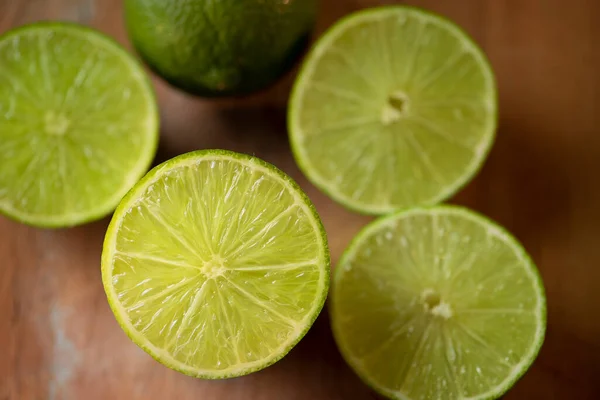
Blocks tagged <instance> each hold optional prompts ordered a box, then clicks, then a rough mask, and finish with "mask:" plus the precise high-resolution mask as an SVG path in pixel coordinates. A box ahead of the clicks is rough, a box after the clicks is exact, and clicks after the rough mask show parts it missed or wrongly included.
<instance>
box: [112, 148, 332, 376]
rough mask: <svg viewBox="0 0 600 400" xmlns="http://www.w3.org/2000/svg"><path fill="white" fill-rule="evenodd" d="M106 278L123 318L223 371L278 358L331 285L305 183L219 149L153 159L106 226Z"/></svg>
mask: <svg viewBox="0 0 600 400" xmlns="http://www.w3.org/2000/svg"><path fill="white" fill-rule="evenodd" d="M102 280H103V282H104V288H105V290H106V295H107V297H108V301H109V303H110V305H111V308H112V310H113V312H114V314H115V316H116V318H117V321H118V322H119V324H120V325H121V327H122V328H123V329H124V330H125V332H126V333H127V334H128V335H129V337H130V338H131V340H133V342H135V343H136V344H137V345H138V346H140V347H141V348H143V349H144V350H145V351H147V352H148V353H149V354H150V355H152V356H153V357H154V358H155V359H157V360H158V361H160V362H161V363H163V364H164V365H166V366H168V367H170V368H173V369H175V370H178V371H180V372H182V373H184V374H187V375H192V376H197V377H202V378H227V377H233V376H240V375H244V374H248V373H250V372H253V371H256V370H259V369H262V368H264V367H266V366H268V365H270V364H272V363H274V362H276V361H277V360H279V359H280V358H282V357H283V356H284V355H285V354H286V353H287V352H288V351H289V350H290V349H291V348H292V347H293V346H294V345H295V344H296V343H297V342H298V341H299V340H300V339H301V338H302V337H303V336H304V334H305V333H306V332H307V330H308V329H309V327H310V326H311V325H312V323H313V322H314V320H315V318H316V317H317V315H318V313H319V312H320V310H321V308H322V307H323V303H324V301H325V297H326V295H327V290H328V287H329V251H328V248H327V241H326V237H325V233H324V230H323V226H322V225H321V222H320V219H319V217H318V215H317V213H316V211H315V209H314V207H313V206H312V204H311V203H310V201H309V199H308V198H307V197H306V195H305V194H304V193H303V192H302V191H301V190H300V188H299V187H298V185H297V184H296V183H294V182H293V181H292V179H291V178H289V177H288V176H287V175H285V174H284V173H283V172H281V171H279V170H278V169H276V168H275V167H274V166H272V165H270V164H267V163H266V162H264V161H261V160H259V159H257V158H254V157H250V156H246V155H242V154H237V153H233V152H228V151H222V150H207V151H197V152H192V153H188V154H184V155H181V156H178V157H176V158H174V159H172V160H170V161H167V162H165V163H163V164H161V165H159V166H158V167H156V168H154V169H153V170H151V171H150V172H149V173H148V174H147V175H146V176H145V177H144V178H143V179H142V180H141V181H140V182H139V183H138V184H137V185H136V186H135V187H134V188H133V189H132V190H131V191H130V192H129V194H128V195H127V196H126V197H125V198H124V199H123V201H122V202H121V204H120V205H119V206H118V208H117V210H116V212H115V214H114V216H113V219H112V221H111V223H110V226H109V228H108V232H107V234H106V239H105V242H104V250H103V253H102Z"/></svg>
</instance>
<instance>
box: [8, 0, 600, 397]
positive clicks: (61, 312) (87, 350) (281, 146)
mask: <svg viewBox="0 0 600 400" xmlns="http://www.w3.org/2000/svg"><path fill="white" fill-rule="evenodd" d="M240 1H242V0H240ZM392 3H398V2H394V1H377V0H323V1H322V6H321V12H320V16H319V23H318V29H317V33H321V32H323V30H324V29H325V28H327V27H328V26H330V25H331V24H332V23H333V22H334V21H335V20H337V19H338V18H340V17H341V16H343V15H345V14H347V13H349V12H351V11H353V10H357V9H360V8H364V7H369V6H375V5H381V4H392ZM407 3H410V4H413V5H417V6H422V7H425V8H428V9H430V10H433V11H436V12H438V13H441V14H443V15H446V16H448V17H450V18H451V19H453V20H455V21H456V22H457V23H459V24H460V25H461V26H462V27H464V28H465V29H466V31H467V32H469V33H470V34H471V35H473V37H474V38H475V39H476V41H477V42H478V43H479V44H480V45H481V46H482V47H483V48H484V50H485V52H486V53H487V55H488V56H489V58H490V60H491V63H492V65H493V67H494V69H495V71H496V74H497V78H498V83H499V93H500V125H499V131H498V136H497V140H496V144H495V146H494V148H493V150H492V152H491V155H490V157H489V160H488V161H487V163H486V164H485V166H484V168H483V170H482V171H481V173H480V174H479V176H478V177H477V178H476V179H475V180H474V181H473V182H472V183H471V184H469V185H468V186H467V187H466V188H465V189H464V190H463V191H462V192H461V193H460V194H459V195H458V196H456V197H455V198H454V199H452V200H451V202H453V203H458V204H463V205H467V206H469V207H472V208H474V209H476V210H478V211H480V212H482V213H484V214H486V215H488V216H490V217H491V218H493V219H495V220H497V221H498V222H500V223H501V224H503V225H505V226H506V227H507V228H508V229H509V230H511V231H512V232H513V233H514V234H515V235H516V236H517V237H518V238H519V239H520V240H521V241H522V242H523V243H524V245H525V247H526V248H527V250H528V251H529V252H530V253H531V255H532V256H533V258H534V260H535V261H536V263H537V264H538V266H539V268H540V270H541V274H542V276H543V279H544V282H545V285H546V290H547V295H548V332H547V337H546V343H545V344H544V347H543V349H542V351H541V354H540V356H539V358H538V360H537V361H536V363H535V364H534V366H533V367H532V368H531V370H530V371H529V372H528V373H527V374H526V375H525V377H524V378H523V379H522V380H521V381H520V382H519V383H518V384H517V385H516V386H515V387H514V389H513V390H511V391H510V392H509V394H507V395H506V396H505V398H506V399H545V400H550V399H577V400H583V399H600V378H599V377H598V376H599V373H600V318H599V317H598V315H599V314H600V311H599V308H600V184H598V182H599V179H598V172H600V101H599V97H600V23H598V21H599V20H600V2H597V1H593V0H571V1H569V2H567V1H564V0H562V1H560V0H423V1H416V0H415V1H410V2H407ZM42 19H61V20H72V21H79V22H81V23H85V24H89V25H91V26H93V27H95V28H98V29H100V30H102V31H104V32H106V33H108V34H110V35H112V36H114V37H115V38H117V40H118V41H120V42H121V43H123V44H124V45H125V46H127V47H128V48H130V47H131V46H130V44H129V43H128V41H127V38H126V34H125V30H124V28H123V21H122V11H121V1H120V0H0V33H2V32H4V31H6V30H8V29H10V28H11V27H15V26H19V25H22V24H25V23H28V22H32V21H37V20H42ZM294 76H295V71H293V72H292V73H290V74H288V75H287V76H286V77H285V78H284V79H283V80H282V81H280V82H279V83H278V84H277V85H276V86H274V87H272V88H270V89H269V90H267V91H265V92H263V93H260V94H258V95H255V96H252V97H249V98H246V99H242V100H219V101H214V100H213V101H210V100H205V99H200V98H194V97H191V96H188V95H186V94H184V93H181V92H179V91H177V90H174V89H172V88H171V87H169V86H167V85H166V84H165V83H164V82H163V81H161V80H160V79H158V78H155V79H154V84H155V86H156V89H157V92H158V97H159V101H160V108H161V117H162V123H161V126H162V129H161V144H160V150H159V154H158V157H157V161H162V160H165V159H167V158H170V157H172V156H175V155H177V154H180V153H184V152H187V151H190V150H194V149H203V148H225V149H231V150H236V151H241V152H246V153H251V154H256V155H257V156H260V157H262V158H264V159H266V160H267V161H270V162H272V163H274V164H275V165H277V166H279V167H280V168H282V169H283V170H285V171H287V172H288V173H289V174H290V175H291V176H292V177H293V178H295V179H296V180H297V181H298V182H299V183H300V184H301V186H302V187H303V188H304V189H305V190H306V191H307V193H308V195H309V196H310V197H311V199H312V200H313V201H314V202H315V203H316V205H317V208H318V211H319V212H320V214H321V216H322V218H323V220H324V223H325V226H326V229H327V232H328V235H329V240H330V244H331V250H332V258H333V261H334V263H335V261H336V260H337V259H338V257H339V255H340V253H341V251H342V250H343V248H344V247H345V246H346V245H347V243H348V242H349V240H350V239H351V237H352V236H353V235H354V234H355V233H356V232H357V231H358V230H359V229H360V228H361V227H362V226H363V225H364V224H365V223H366V222H367V221H368V220H369V218H367V217H362V216H359V215H356V214H353V213H351V212H348V211H345V210H344V209H343V208H342V207H340V206H339V205H337V204H335V203H334V202H333V201H331V200H329V199H328V198H327V197H326V196H324V195H323V194H322V193H320V192H319V191H318V190H317V189H315V188H314V187H313V186H312V185H310V184H309V183H308V182H307V180H306V179H305V178H304V177H303V175H302V174H301V173H300V171H299V170H298V168H297V167H296V165H295V164H294V161H293V159H292V156H291V154H290V151H289V147H288V142H287V137H286V126H285V109H286V100H287V97H288V93H289V89H290V86H291V82H292V81H293V78H294ZM0 161H1V154H0ZM107 224H108V218H106V219H103V220H101V221H99V222H96V223H92V224H88V225H85V226H82V227H79V228H74V229H65V230H42V229H34V228H30V227H27V226H25V225H21V224H19V223H16V222H13V221H10V220H8V219H6V218H2V217H0V400H30V399H35V400H37V399H49V400H58V399H67V400H70V399H90V400H93V399H127V400H129V399H132V400H135V399H147V400H153V399H181V400H185V399H198V400H212V399H215V400H217V399H218V400H234V399H256V400H275V399H278V400H279V399H289V400H294V399H302V400H304V399H309V400H312V399H314V400H321V399H328V400H329V399H331V400H336V399H359V400H362V399H375V398H377V397H376V396H375V395H374V394H373V393H372V392H371V391H370V390H369V389H368V388H367V387H365V386H364V385H363V384H361V383H360V381H359V380H358V379H357V378H356V377H355V376H354V374H353V373H352V372H351V371H350V370H349V368H348V367H346V366H345V364H344V362H343V361H342V359H341V358H340V356H339V354H338V352H337V350H336V348H335V345H334V342H333V340H332V338H331V334H330V330H329V324H328V316H327V313H326V311H325V312H323V314H322V315H321V317H320V318H319V319H318V321H317V323H316V324H315V326H314V327H313V328H312V329H311V331H310V332H309V334H308V335H307V337H306V338H305V339H304V340H303V341H302V342H301V343H300V344H299V345H298V346H297V347H296V348H295V349H294V350H293V351H292V352H291V353H290V354H289V355H288V356H287V357H286V358H285V359H283V360H282V361H280V362H278V363H277V364H276V365H274V366H272V367H270V368H267V369H266V370H264V371H262V372H259V373H255V374H252V375H250V376H247V377H242V378H237V379H233V380H228V381H202V380H198V379H193V378H189V377H186V376H183V375H180V374H178V373H177V372H174V371H171V370H169V369H167V368H165V367H163V366H161V365H160V364H158V363H157V362H156V361H154V360H153V359H152V358H150V356H148V355H146V354H145V353H144V352H143V351H142V350H140V349H138V348H137V347H136V346H135V345H134V344H133V343H131V342H130V341H129V340H128V339H127V337H126V336H125V334H124V333H123V332H122V331H121V329H120V328H119V326H118V325H117V323H116V322H115V319H114V318H113V316H112V313H111V311H110V310H109V307H108V304H107V302H106V298H105V296H104V292H103V290H102V284H101V280H100V252H101V247H102V239H103V234H104V231H105V229H106V226H107Z"/></svg>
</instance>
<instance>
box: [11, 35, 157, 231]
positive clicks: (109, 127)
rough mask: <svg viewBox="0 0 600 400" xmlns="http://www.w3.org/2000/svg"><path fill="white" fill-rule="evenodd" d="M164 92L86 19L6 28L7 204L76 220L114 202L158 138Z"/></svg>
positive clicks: (66, 221)
mask: <svg viewBox="0 0 600 400" xmlns="http://www.w3.org/2000/svg"><path fill="white" fill-rule="evenodd" d="M157 115H158V114H157V108H156V103H155V100H154V94H153V92H152V89H151V87H150V84H149V82H148V80H147V78H146V76H145V75H144V71H143V69H142V68H141V67H140V66H139V65H138V64H137V63H136V62H135V60H134V59H132V58H131V57H130V56H129V55H128V54H127V53H126V52H125V50H123V49H122V48H121V47H120V46H119V45H117V44H116V43H114V42H113V41H112V40H110V39H108V38H106V37H105V36H103V35H102V34H100V33H98V32H95V31H93V30H90V29H88V28H84V27H81V26H77V25H70V24H58V23H52V24H49V23H40V24H34V25H30V26H26V27H22V28H18V29H16V30H14V31H10V32H8V33H6V34H5V35H4V36H2V38H0V212H2V213H5V214H7V215H8V216H11V217H13V218H15V219H18V220H21V221H23V222H26V223H29V224H33V225H41V226H69V225H75V224H79V223H83V222H87V221H89V220H93V219H96V218H100V217H102V216H104V215H106V214H108V213H109V212H110V211H112V210H113V209H114V208H115V207H116V205H117V204H118V202H119V200H120V199H121V198H122V197H123V195H124V194H125V193H126V192H127V191H128V190H129V189H130V188H131V187H132V186H133V184H134V183H135V182H136V181H137V180H138V179H139V178H140V177H141V176H142V175H143V174H144V172H146V170H147V168H148V167H149V164H150V162H151V161H152V158H153V157H154V153H155V149H156V144H157V140H158V117H157Z"/></svg>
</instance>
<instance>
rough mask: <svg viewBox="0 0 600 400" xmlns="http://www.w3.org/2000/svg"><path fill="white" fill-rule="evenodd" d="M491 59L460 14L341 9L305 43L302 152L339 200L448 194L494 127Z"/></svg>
mask: <svg viewBox="0 0 600 400" xmlns="http://www.w3.org/2000/svg"><path fill="white" fill-rule="evenodd" d="M496 108H497V105H496V88H495V83H494V77H493V74H492V70H491V68H490V66H489V64H488V62H487V61H486V59H485V57H484V55H483V54H482V52H481V50H480V49H479V48H478V47H477V45H476V44H475V43H474V42H473V41H472V40H471V39H470V38H469V37H468V36H467V34H465V33H464V32H463V31H462V30H461V29H460V28H458V27H457V26H456V25H454V23H452V22H450V21H448V20H446V19H444V18H442V17H439V16H436V15H433V14H430V13H428V12H425V11H422V10H419V9H415V8H409V7H401V6H390V7H380V8H374V9H368V10H365V11H360V12H357V13H355V14H352V15H350V16H348V17H346V18H343V19H342V20H341V21H340V22H338V23H337V24H336V25H335V26H334V27H333V28H331V29H330V30H329V31H328V32H326V33H325V35H324V36H323V37H321V39H320V40H319V41H318V42H317V44H316V45H315V47H314V48H313V49H312V51H311V52H310V54H309V55H308V57H307V59H306V60H305V63H304V65H303V67H302V69H301V72H300V74H299V76H298V78H297V80H296V84H295V86H294V90H293V92H292V96H291V102H290V106H289V118H288V124H289V132H290V141H291V144H292V149H293V151H294V155H295V157H296V160H297V162H298V164H299V165H300V168H301V169H302V170H303V171H304V173H305V174H306V175H307V177H308V178H309V179H310V180H311V181H312V182H313V183H314V184H315V185H316V186H318V187H319V188H320V189H321V190H323V191H324V192H325V193H327V194H328V195H329V196H331V197H332V198H333V199H334V200H336V201H338V202H340V203H342V204H343V205H345V206H346V207H349V208H351V209H354V210H356V211H359V212H363V213H369V214H384V213H388V212H391V211H394V210H398V209H401V208H406V207H411V206H415V205H432V204H436V203H438V202H440V201H443V200H445V199H447V198H448V197H450V196H451V195H452V194H454V193H455V192H456V191H457V190H458V189H459V188H460V187H461V186H463V185H464V184H466V182H467V181H469V180H470V179H471V178H472V177H473V176H474V175H475V173H476V171H477V170H478V169H479V167H480V166H481V165H482V163H483V161H484V159H485V157H486V154H487V152H488V150H489V149H490V147H491V145H492V142H493V138H494V134H495V129H496V119H497V115H496Z"/></svg>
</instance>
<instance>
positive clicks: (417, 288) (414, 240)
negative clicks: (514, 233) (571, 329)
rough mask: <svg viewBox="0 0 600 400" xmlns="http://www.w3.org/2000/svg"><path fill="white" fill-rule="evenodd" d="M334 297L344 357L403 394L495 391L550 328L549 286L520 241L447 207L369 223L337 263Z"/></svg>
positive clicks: (395, 394)
mask: <svg viewBox="0 0 600 400" xmlns="http://www.w3.org/2000/svg"><path fill="white" fill-rule="evenodd" d="M332 302H333V310H332V319H333V329H334V333H335V336H336V340H337V342H338V344H339V346H340V348H341V350H342V353H343V354H344V356H345V358H346V359H347V361H348V362H349V363H350V364H351V365H352V366H353V368H354V369H355V370H356V371H357V373H358V374H359V375H361V376H362V377H363V378H364V379H365V380H366V381H367V382H368V383H370V384H371V385H373V386H374V387H375V388H376V389H378V390H379V391H381V392H382V393H384V394H386V395H388V396H390V397H392V398H398V399H439V398H447V399H461V398H470V399H479V398H481V399H487V398H495V397H497V396H499V395H501V394H502V393H503V392H504V391H506V390H507V389H508V388H509V386H510V385H511V384H512V383H513V382H514V381H515V380H516V379H517V378H518V377H519V376H520V375H521V374H522V373H523V372H524V370H526V369H527V368H528V366H529V364H530V363H531V362H532V361H533V358H534V357H535V355H536V354H537V351H538V350H539V347H540V345H541V342H542V340H543V335H544V330H545V301H544V294H543V287H542V285H541V282H540V280H539V276H538V274H537V272H536V271H535V267H534V266H533V265H532V264H531V262H530V261H529V259H528V258H527V255H526V254H525V253H524V251H523V250H522V249H521V248H520V246H519V245H518V244H517V243H516V242H515V241H514V239H512V238H510V237H508V236H507V234H506V233H504V232H503V231H502V230H500V229H498V228H497V227H496V226H495V225H493V224H492V223H491V222H487V221H485V220H483V218H482V217H478V216H475V215H474V214H472V213H471V212H468V211H463V210H461V209H455V208H450V207H439V208H437V209H431V210H416V211H408V212H404V213H400V214H396V215H392V216H390V217H387V218H386V219H384V220H380V221H379V222H376V223H375V224H372V225H371V226H369V227H368V228H367V229H366V230H365V231H364V232H363V233H362V234H360V235H359V238H357V240H356V242H354V244H353V245H352V246H351V247H350V248H349V249H348V250H347V253H346V254H345V255H344V256H343V258H342V260H341V262H340V264H339V265H338V267H337V270H336V274H335V277H334V286H333V292H332Z"/></svg>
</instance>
